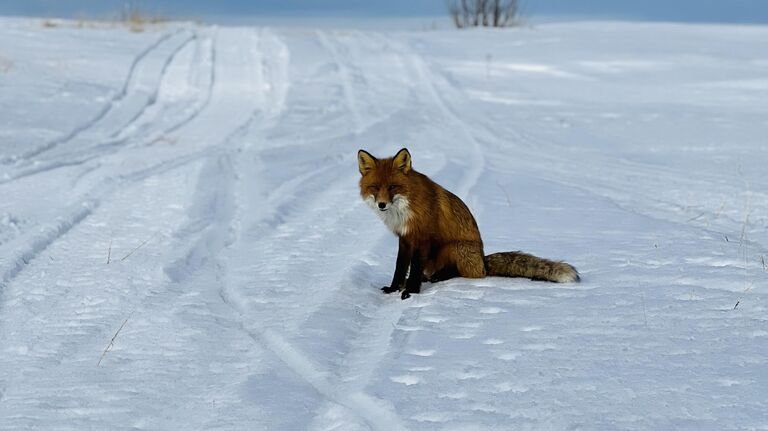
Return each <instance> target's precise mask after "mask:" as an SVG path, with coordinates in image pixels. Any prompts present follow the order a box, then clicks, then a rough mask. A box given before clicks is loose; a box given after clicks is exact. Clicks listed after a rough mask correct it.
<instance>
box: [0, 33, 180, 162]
mask: <svg viewBox="0 0 768 431" xmlns="http://www.w3.org/2000/svg"><path fill="white" fill-rule="evenodd" d="M182 31H183V30H181V29H179V30H176V31H175V32H169V33H165V34H163V35H162V36H161V37H160V38H158V39H157V40H156V41H155V42H153V43H152V44H150V45H149V46H148V47H146V48H145V49H144V50H143V51H141V52H140V53H139V54H138V55H137V56H136V57H135V58H134V59H133V61H132V62H131V65H130V66H129V68H128V73H127V76H126V79H125V81H124V82H123V87H122V88H121V89H120V91H118V92H117V94H115V95H114V96H113V97H112V99H111V100H110V101H109V102H108V103H107V104H106V105H104V107H103V108H102V109H101V110H100V111H99V112H97V113H96V115H95V116H94V117H93V118H91V119H89V120H88V121H86V122H85V123H83V124H81V125H80V126H77V127H76V128H74V129H73V130H72V131H70V132H69V133H67V134H66V135H64V136H62V137H60V138H57V139H54V140H52V141H50V142H48V143H47V144H45V145H42V146H40V147H37V148H35V149H32V150H30V151H27V152H25V153H22V154H20V155H17V156H9V157H5V158H4V159H0V163H2V164H9V163H13V162H16V161H17V160H19V159H22V160H29V159H32V158H34V157H36V156H38V155H40V154H42V153H44V152H47V151H50V150H52V149H53V148H55V147H57V146H59V145H62V144H65V143H67V142H69V141H71V140H73V139H75V138H76V137H78V136H79V135H80V134H82V133H84V132H86V131H87V130H89V129H91V128H93V127H94V126H95V125H97V124H98V123H99V122H100V121H101V120H102V119H103V118H104V117H106V116H107V114H108V113H109V112H110V111H112V110H113V109H115V107H116V106H118V105H119V104H120V103H122V102H123V100H124V99H125V98H126V97H127V96H128V95H129V94H130V91H129V90H130V87H131V83H132V82H133V80H134V79H135V74H136V71H137V70H138V69H139V66H140V64H141V63H142V61H144V59H146V58H147V57H148V56H149V55H150V54H151V53H152V52H153V51H155V50H156V49H157V48H158V47H160V46H161V45H163V44H164V43H165V42H166V41H168V40H170V39H171V38H172V37H173V36H176V35H177V34H180V33H181V32H182Z"/></svg>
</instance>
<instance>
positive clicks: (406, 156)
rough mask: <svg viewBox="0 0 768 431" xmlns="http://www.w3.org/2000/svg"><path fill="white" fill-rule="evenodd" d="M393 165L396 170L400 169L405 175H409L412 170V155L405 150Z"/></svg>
mask: <svg viewBox="0 0 768 431" xmlns="http://www.w3.org/2000/svg"><path fill="white" fill-rule="evenodd" d="M392 165H393V166H394V167H395V168H396V169H400V170H401V171H403V173H404V174H407V173H408V171H410V170H411V153H409V152H408V149H407V148H403V149H402V150H400V151H398V152H397V154H396V155H395V159H394V160H393V161H392Z"/></svg>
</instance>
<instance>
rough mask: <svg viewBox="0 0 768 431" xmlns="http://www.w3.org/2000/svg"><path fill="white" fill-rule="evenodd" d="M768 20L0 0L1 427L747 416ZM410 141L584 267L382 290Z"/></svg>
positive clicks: (458, 426)
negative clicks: (190, 20) (347, 21)
mask: <svg viewBox="0 0 768 431" xmlns="http://www.w3.org/2000/svg"><path fill="white" fill-rule="evenodd" d="M766 42H768V28H767V27H761V26H714V25H675V24H640V23H634V24H630V23H622V22H582V23H566V24H549V25H541V26H537V27H534V28H519V29H512V30H506V31H424V32H394V31H393V32H373V31H355V30H350V29H345V30H332V29H327V28H326V29H322V30H313V29H311V28H267V27H259V28H236V27H207V26H200V25H194V24H167V25H164V26H157V27H147V28H146V29H145V30H144V31H143V32H140V33H134V32H130V31H128V30H127V29H124V28H110V27H108V26H96V27H95V28H89V27H88V26H86V27H84V28H78V26H77V25H75V23H68V22H66V21H64V22H60V23H59V25H57V26H55V27H53V28H48V27H45V26H43V25H41V22H40V21H38V20H32V19H12V18H3V19H0V124H1V125H2V127H0V429H2V430H88V429H93V430H246V429H247V430H315V431H320V430H328V431H330V430H406V429H409V430H527V429H530V430H566V429H568V430H671V429H678V430H683V429H685V430H742V429H744V430H746V429H749V430H759V429H763V430H765V429H768V282H766V280H767V279H768V272H767V271H766V269H767V266H768V234H767V233H766V228H767V227H768V175H766V173H768V171H766V166H768V102H766V101H768V51H767V50H766V46H767V45H766ZM402 147H407V148H409V150H410V151H411V154H412V155H413V166H414V168H415V169H417V170H419V171H421V172H423V173H426V174H428V175H430V176H431V177H432V178H433V179H435V180H436V181H437V182H439V183H441V184H442V185H444V186H445V187H447V188H448V189H449V190H452V191H454V192H455V193H456V194H458V195H459V196H461V197H462V198H464V199H465V201H466V202H467V204H468V205H469V206H470V208H471V209H472V211H473V212H474V214H475V216H476V218H477V220H478V223H479V226H480V230H481V232H482V233H483V236H484V240H485V243H486V252H487V253H491V252H496V251H505V250H524V251H527V252H531V253H534V254H537V255H540V256H543V257H548V258H551V259H562V260H567V261H568V262H569V263H572V264H573V265H575V266H576V267H577V268H578V269H579V270H580V272H581V274H582V278H583V281H582V282H581V283H580V284H564V285H556V284H550V283H542V282H533V281H529V280H525V279H505V278H487V279H482V280H467V279H454V280H449V281H447V282H443V283H438V284H425V285H424V287H423V290H422V294H420V295H414V296H413V297H412V298H410V299H408V300H406V301H401V300H400V297H399V295H385V294H383V293H382V292H381V291H380V290H379V289H380V288H381V287H382V286H384V285H385V284H387V283H388V282H389V281H390V278H391V275H392V271H393V269H394V259H395V254H396V249H397V240H396V238H395V237H394V236H393V235H392V233H391V232H389V231H388V230H387V228H386V226H384V224H383V223H381V221H380V220H379V219H378V217H377V216H376V215H375V214H374V213H373V212H372V211H371V210H370V209H369V208H368V207H367V206H366V205H365V203H364V202H363V201H362V200H361V199H360V195H359V191H358V186H357V181H358V176H359V174H358V171H357V166H356V151H357V150H358V149H359V148H364V149H366V150H368V151H369V152H371V153H372V154H374V155H379V156H390V155H394V153H395V152H396V151H397V150H399V149H400V148H402Z"/></svg>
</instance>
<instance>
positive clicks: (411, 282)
mask: <svg viewBox="0 0 768 431" xmlns="http://www.w3.org/2000/svg"><path fill="white" fill-rule="evenodd" d="M357 161H358V165H359V168H360V174H361V175H362V178H360V195H361V196H362V198H363V200H364V201H365V202H366V203H367V204H368V205H369V206H370V207H371V209H373V210H374V211H375V212H376V214H377V215H378V216H379V218H381V220H382V221H383V222H384V224H386V225H387V227H388V228H389V229H390V230H391V231H392V232H394V234H395V235H397V236H398V238H399V240H400V244H399V249H398V251H397V262H396V264H395V275H394V276H393V277H392V283H391V284H390V285H389V286H385V287H383V288H382V289H381V290H383V291H384V292H385V293H392V292H396V291H400V290H402V295H401V298H402V299H406V298H409V297H410V296H411V294H413V293H419V292H420V290H421V283H422V281H430V282H433V283H434V282H438V281H442V280H448V279H450V278H453V277H467V278H482V277H485V276H487V275H490V276H502V277H526V278H530V279H532V280H545V281H553V282H557V283H568V282H576V281H579V273H578V272H577V271H576V268H574V267H573V266H571V265H569V264H567V263H565V262H554V261H551V260H547V259H542V258H540V257H536V256H532V255H530V254H526V253H521V252H518V251H515V252H503V253H494V254H491V255H488V256H485V254H484V253H483V240H482V239H481V238H480V231H479V230H478V228H477V223H476V222H475V218H474V217H473V216H472V213H471V212H470V211H469V208H467V206H466V205H465V204H464V202H462V201H461V199H459V198H458V197H457V196H456V195H454V194H453V193H451V192H449V191H448V190H446V189H444V188H442V187H441V186H440V185H439V184H437V183H435V182H434V181H432V180H430V179H429V178H428V177H427V176H426V175H423V174H421V173H419V172H416V171H415V170H413V168H412V167H411V153H409V152H408V150H407V149H405V148H403V149H402V150H400V151H398V153H397V155H395V157H390V158H386V159H377V158H376V157H373V156H372V155H371V154H370V153H368V152H366V151H364V150H360V151H358V153H357ZM406 277H407V279H406Z"/></svg>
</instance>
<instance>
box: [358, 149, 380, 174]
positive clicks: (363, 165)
mask: <svg viewBox="0 0 768 431" xmlns="http://www.w3.org/2000/svg"><path fill="white" fill-rule="evenodd" d="M376 162H377V160H376V157H373V156H372V155H370V154H369V153H368V152H367V151H365V150H360V151H358V152H357V167H358V168H359V169H360V174H361V175H365V174H367V173H368V172H370V171H371V170H373V168H375V167H376Z"/></svg>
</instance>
